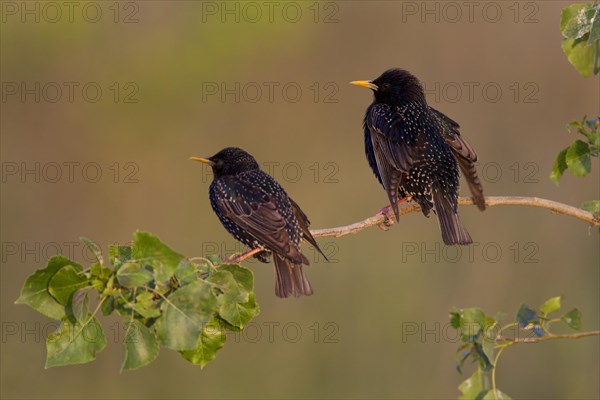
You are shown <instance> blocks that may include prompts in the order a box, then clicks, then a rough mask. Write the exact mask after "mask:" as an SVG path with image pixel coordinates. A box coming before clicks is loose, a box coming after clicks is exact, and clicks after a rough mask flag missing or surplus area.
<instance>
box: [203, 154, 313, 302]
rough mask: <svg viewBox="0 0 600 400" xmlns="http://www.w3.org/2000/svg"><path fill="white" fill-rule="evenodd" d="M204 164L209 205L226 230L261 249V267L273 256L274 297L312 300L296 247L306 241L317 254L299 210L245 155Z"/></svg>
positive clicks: (302, 258) (304, 261)
mask: <svg viewBox="0 0 600 400" xmlns="http://www.w3.org/2000/svg"><path fill="white" fill-rule="evenodd" d="M208 160H210V161H211V162H212V164H211V165H212V168H213V173H214V179H213V181H212V183H211V185H210V189H209V196H210V203H211V206H212V208H213V210H214V212H215V213H216V214H217V216H218V217H219V220H220V221H221V223H222V224H223V226H224V227H225V229H227V231H228V232H229V233H230V234H231V235H233V237H235V238H236V239H237V240H238V241H240V242H241V243H243V244H244V245H246V246H248V247H250V248H251V249H256V248H260V249H264V251H261V252H259V253H257V254H256V255H255V256H254V257H255V258H257V259H259V260H260V261H262V262H269V256H270V255H273V259H274V260H273V261H274V265H275V272H276V284H275V293H276V295H277V296H279V297H288V296H290V295H294V296H296V297H298V296H300V295H306V296H308V295H311V294H312V293H313V290H312V287H311V285H310V283H309V282H308V280H307V279H306V277H305V276H304V271H303V269H302V265H303V264H304V265H309V261H308V259H307V258H306V257H305V256H304V255H303V254H302V252H301V250H300V242H301V240H302V239H305V240H307V241H308V242H309V243H311V244H312V245H313V246H315V248H316V249H317V250H318V251H319V252H320V251H321V250H320V249H319V247H318V245H317V243H316V241H315V240H314V238H313V237H312V235H311V234H310V231H309V230H308V226H309V225H310V221H309V220H308V218H307V217H306V215H305V214H304V213H303V212H302V210H301V209H300V207H299V206H298V205H297V204H296V203H295V202H294V201H293V200H292V199H291V198H290V197H289V196H288V194H287V193H286V192H285V190H284V189H283V188H282V187H281V185H279V183H277V181H276V180H275V179H273V178H272V177H271V176H270V175H268V174H266V173H265V172H263V171H261V170H260V168H259V165H258V163H257V162H256V160H255V159H254V158H253V157H252V156H251V155H250V154H248V153H247V152H245V151H244V150H242V149H239V148H235V147H228V148H226V149H223V150H221V151H220V152H219V153H217V154H215V155H214V156H212V157H210V158H209V159H208Z"/></svg>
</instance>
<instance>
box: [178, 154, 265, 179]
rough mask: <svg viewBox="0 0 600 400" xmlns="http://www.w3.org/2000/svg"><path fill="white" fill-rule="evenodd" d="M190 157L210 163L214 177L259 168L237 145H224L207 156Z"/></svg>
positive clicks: (252, 158)
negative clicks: (210, 155) (216, 151)
mask: <svg viewBox="0 0 600 400" xmlns="http://www.w3.org/2000/svg"><path fill="white" fill-rule="evenodd" d="M190 159H191V160H194V161H199V162H202V163H205V164H208V165H210V166H211V167H212V170H213V174H214V176H215V178H218V177H221V176H226V175H236V174H239V173H240V172H246V171H250V170H253V169H259V168H260V167H259V165H258V163H257V162H256V160H255V159H254V157H252V156H251V155H250V154H248V153H247V152H246V151H244V150H242V149H240V148H239V147H226V148H224V149H223V150H221V151H219V152H218V153H217V154H215V155H214V156H212V157H208V158H202V157H190Z"/></svg>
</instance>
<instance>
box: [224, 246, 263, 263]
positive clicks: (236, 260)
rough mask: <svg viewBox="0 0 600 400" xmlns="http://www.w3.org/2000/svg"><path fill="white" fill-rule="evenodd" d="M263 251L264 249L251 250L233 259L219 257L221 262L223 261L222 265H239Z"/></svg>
mask: <svg viewBox="0 0 600 400" xmlns="http://www.w3.org/2000/svg"><path fill="white" fill-rule="evenodd" d="M263 250H264V249H261V248H256V249H252V250H250V251H247V252H245V253H242V254H239V255H237V256H233V257H221V260H222V261H223V263H224V264H239V263H241V262H242V261H245V260H247V259H249V258H250V257H252V256H253V255H255V254H256V253H260V252H261V251H263Z"/></svg>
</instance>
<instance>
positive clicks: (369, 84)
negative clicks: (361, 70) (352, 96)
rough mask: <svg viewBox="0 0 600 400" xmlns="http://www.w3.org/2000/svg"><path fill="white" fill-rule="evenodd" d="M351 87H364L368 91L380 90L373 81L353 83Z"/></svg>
mask: <svg viewBox="0 0 600 400" xmlns="http://www.w3.org/2000/svg"><path fill="white" fill-rule="evenodd" d="M350 84H351V85H356V86H362V87H366V88H368V89H371V90H377V89H379V87H377V85H376V84H374V83H373V82H371V81H352V82H350Z"/></svg>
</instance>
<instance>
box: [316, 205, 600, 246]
mask: <svg viewBox="0 0 600 400" xmlns="http://www.w3.org/2000/svg"><path fill="white" fill-rule="evenodd" d="M458 204H459V205H461V206H471V205H473V200H471V198H468V197H459V199H458ZM485 204H486V206H488V207H494V206H503V205H513V206H530V207H538V208H546V209H548V210H550V211H552V212H554V213H557V214H564V215H568V216H570V217H574V218H577V219H580V220H582V221H585V222H589V223H590V224H592V225H594V226H600V217H598V216H595V215H594V214H592V213H590V212H587V211H585V210H582V209H580V208H577V207H573V206H569V205H567V204H563V203H559V202H556V201H552V200H546V199H541V198H539V197H518V196H489V197H486V198H485ZM399 211H400V215H405V214H409V213H412V212H415V211H421V207H419V205H418V204H414V203H413V204H408V205H406V206H404V207H401V208H400V210H399ZM386 219H387V217H386V216H385V215H383V214H376V215H374V216H372V217H369V218H367V219H364V220H362V221H359V222H356V223H354V224H350V225H346V226H339V227H336V228H323V229H313V230H311V233H312V234H313V236H314V237H324V236H333V237H340V236H345V235H350V234H352V233H357V232H360V231H362V230H363V229H367V228H370V227H372V226H376V225H381V224H383V223H385V221H386Z"/></svg>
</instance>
